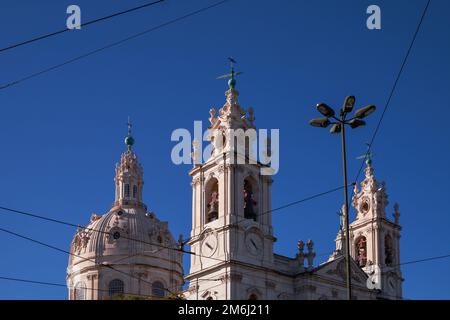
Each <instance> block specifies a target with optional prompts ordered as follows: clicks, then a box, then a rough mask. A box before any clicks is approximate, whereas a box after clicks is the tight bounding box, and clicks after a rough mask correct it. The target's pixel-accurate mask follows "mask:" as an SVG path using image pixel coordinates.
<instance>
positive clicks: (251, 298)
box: [248, 293, 258, 300]
mask: <svg viewBox="0 0 450 320" xmlns="http://www.w3.org/2000/svg"><path fill="white" fill-rule="evenodd" d="M248 300H258V296H257V295H256V294H254V293H252V294H251V295H250V296H249V297H248Z"/></svg>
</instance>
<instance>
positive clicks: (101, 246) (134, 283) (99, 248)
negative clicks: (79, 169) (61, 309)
mask: <svg viewBox="0 0 450 320" xmlns="http://www.w3.org/2000/svg"><path fill="white" fill-rule="evenodd" d="M233 80H234V79H233ZM225 95H226V102H225V104H224V105H223V107H222V108H221V109H220V110H219V111H218V115H217V116H216V114H215V113H216V112H215V110H213V109H212V110H210V115H211V118H210V122H211V126H210V128H209V130H210V133H211V134H210V137H211V143H212V145H213V149H212V154H211V157H210V158H209V159H207V160H206V161H205V162H204V163H198V164H196V165H195V166H194V168H193V169H192V170H191V171H190V172H189V174H190V176H191V177H192V183H191V185H192V229H191V234H190V237H189V239H188V243H187V244H188V245H189V246H190V251H191V252H192V253H193V254H191V255H190V259H191V260H190V269H189V273H188V274H187V275H185V276H184V277H183V268H182V251H181V250H182V248H183V241H179V242H176V241H175V240H174V239H173V237H172V235H171V233H170V232H169V229H168V224H167V223H166V222H161V221H159V220H158V219H157V218H156V216H155V214H154V213H152V212H149V211H148V210H147V207H146V206H145V205H144V204H143V202H142V188H143V169H142V166H141V164H140V163H139V162H138V160H137V156H136V154H135V153H134V152H133V150H132V145H133V142H134V141H133V138H132V137H131V132H129V135H128V136H127V138H126V144H127V148H128V149H127V151H126V152H124V153H123V154H122V157H121V161H120V163H119V164H118V165H117V167H116V178H115V188H116V193H115V202H114V204H113V206H112V208H111V210H110V211H109V212H107V213H106V214H105V215H102V216H101V215H97V214H93V215H92V216H91V221H90V224H89V225H88V226H87V227H85V228H79V230H78V231H77V233H76V235H75V237H74V239H73V241H72V244H71V253H72V255H71V257H70V259H69V265H68V268H67V285H68V291H69V299H74V300H75V299H79V300H82V299H108V298H112V297H114V295H116V294H133V295H138V296H146V297H150V298H155V297H167V296H169V295H170V293H173V292H180V291H181V290H182V289H181V288H182V286H183V284H184V283H185V281H187V282H188V286H187V289H186V290H185V291H184V292H183V297H184V298H185V299H188V300H247V299H250V300H262V299H275V300H277V299H283V300H287V299H289V300H304V299H345V298H346V282H345V279H346V274H345V259H344V254H345V252H344V251H343V248H344V246H343V236H344V235H343V231H342V230H339V231H338V233H337V237H336V240H335V242H336V249H335V251H334V252H333V254H332V255H331V256H330V257H329V259H328V260H327V261H324V262H322V263H316V262H315V261H314V260H315V256H316V254H315V252H314V243H313V242H312V241H311V240H309V241H307V242H306V243H304V242H303V241H299V242H298V244H297V247H298V253H297V255H296V256H295V257H286V256H282V255H279V254H276V253H274V250H273V247H274V243H275V241H276V237H275V234H274V232H273V227H272V213H271V209H272V197H271V194H272V182H273V180H272V179H273V176H271V175H262V174H261V170H262V169H263V168H264V167H265V166H264V165H263V164H261V163H259V162H258V161H254V162H250V161H248V160H249V159H248V150H249V148H250V147H249V145H250V143H249V144H248V145H247V146H246V147H244V148H243V149H241V151H242V150H244V151H243V152H239V151H236V149H235V148H233V145H234V138H233V141H228V139H231V138H230V135H229V132H230V131H232V130H238V129H242V130H244V132H245V131H246V130H248V129H255V124H254V114H253V110H252V109H249V110H247V111H246V110H244V109H243V108H242V107H241V106H240V104H239V102H238V92H237V91H236V90H235V81H234V82H232V81H230V82H229V90H227V91H226V93H225ZM193 157H196V150H195V148H194V152H193ZM239 160H240V161H239ZM266 169H267V168H266ZM352 204H353V206H354V208H355V209H356V212H357V215H356V219H355V220H354V221H353V222H352V223H351V225H350V243H351V246H350V247H351V248H350V250H351V252H350V254H351V256H352V258H353V259H352V261H351V279H352V289H353V291H352V293H353V298H354V299H401V298H402V281H403V279H402V274H401V270H400V231H401V227H400V225H399V215H400V214H399V211H398V205H395V206H394V219H393V221H392V220H391V219H388V217H387V215H386V207H387V204H388V200H387V194H386V187H385V184H384V183H379V182H378V181H377V179H376V178H375V175H374V169H373V166H372V162H371V159H367V161H366V169H365V178H364V180H363V181H362V182H361V183H360V185H359V186H358V185H356V186H355V190H354V196H353V199H352ZM132 240H133V241H132ZM136 240H138V241H136Z"/></svg>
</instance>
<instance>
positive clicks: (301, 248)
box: [297, 240, 305, 253]
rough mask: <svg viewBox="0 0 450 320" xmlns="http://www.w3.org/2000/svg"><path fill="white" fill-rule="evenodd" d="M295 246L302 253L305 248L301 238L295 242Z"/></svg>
mask: <svg viewBox="0 0 450 320" xmlns="http://www.w3.org/2000/svg"><path fill="white" fill-rule="evenodd" d="M297 248H298V252H299V253H303V250H304V248H305V243H304V242H303V241H302V240H299V241H298V242H297Z"/></svg>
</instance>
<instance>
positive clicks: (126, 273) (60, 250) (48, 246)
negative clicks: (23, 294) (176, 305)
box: [0, 228, 175, 295]
mask: <svg viewBox="0 0 450 320" xmlns="http://www.w3.org/2000/svg"><path fill="white" fill-rule="evenodd" d="M0 231H1V232H4V233H7V234H10V235H13V236H15V237H18V238H21V239H24V240H27V241H30V242H33V243H36V244H39V245H41V246H44V247H47V248H49V249H53V250H55V251H59V252H62V253H66V254H68V255H71V256H74V257H77V258H80V259H82V260H83V261H90V262H93V263H94V264H95V265H97V262H96V261H95V260H94V259H89V258H85V257H82V256H80V255H77V254H74V253H72V252H70V251H67V250H64V249H61V248H58V247H55V246H53V245H51V244H48V243H45V242H42V241H39V240H36V239H33V238H30V237H27V236H25V235H22V234H19V233H17V232H14V231H11V230H7V229H4V228H0ZM101 266H103V267H106V268H108V269H111V270H114V271H116V272H119V273H121V274H123V275H126V276H129V277H131V278H134V279H137V280H139V281H143V282H145V283H147V284H150V285H152V283H151V282H149V281H147V280H145V279H142V278H139V277H136V276H134V275H133V274H131V273H128V272H125V271H122V270H118V269H116V268H114V267H113V266H111V265H109V264H101ZM163 289H164V290H165V291H167V292H168V293H170V294H174V295H175V293H174V292H172V291H171V290H170V289H169V288H166V287H164V288H163Z"/></svg>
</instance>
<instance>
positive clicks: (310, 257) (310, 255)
mask: <svg viewBox="0 0 450 320" xmlns="http://www.w3.org/2000/svg"><path fill="white" fill-rule="evenodd" d="M306 246H307V247H308V253H307V254H306V259H307V260H308V271H310V270H312V268H313V263H314V258H315V257H316V253H315V252H314V251H313V249H314V242H313V241H312V240H308V242H307V243H306Z"/></svg>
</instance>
